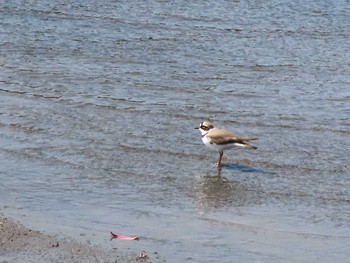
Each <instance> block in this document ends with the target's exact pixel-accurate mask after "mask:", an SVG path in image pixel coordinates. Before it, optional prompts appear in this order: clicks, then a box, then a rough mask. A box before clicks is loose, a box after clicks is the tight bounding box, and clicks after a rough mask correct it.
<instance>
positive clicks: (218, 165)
mask: <svg viewBox="0 0 350 263" xmlns="http://www.w3.org/2000/svg"><path fill="white" fill-rule="evenodd" d="M219 153H220V156H219V161H218V163H217V164H216V167H218V168H220V167H221V159H222V156H223V155H224V151H222V150H221V151H219Z"/></svg>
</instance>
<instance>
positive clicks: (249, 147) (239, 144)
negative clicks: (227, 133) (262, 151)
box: [235, 142, 258, 150]
mask: <svg viewBox="0 0 350 263" xmlns="http://www.w3.org/2000/svg"><path fill="white" fill-rule="evenodd" d="M235 145H237V146H240V147H243V148H246V149H252V150H256V149H258V147H255V146H253V145H250V144H248V143H246V142H238V143H235Z"/></svg>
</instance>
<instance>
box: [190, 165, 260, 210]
mask: <svg viewBox="0 0 350 263" xmlns="http://www.w3.org/2000/svg"><path fill="white" fill-rule="evenodd" d="M221 172H222V171H221V168H219V169H218V170H217V174H216V175H206V176H202V177H200V178H199V180H198V182H197V183H196V185H195V187H194V192H195V199H196V203H197V205H198V209H200V210H202V209H203V210H206V209H217V208H225V207H241V206H245V205H248V204H252V203H258V202H259V197H258V194H257V193H256V192H255V191H254V189H252V186H249V185H248V184H246V183H245V182H242V181H236V180H228V179H227V178H225V177H223V176H222V173H221Z"/></svg>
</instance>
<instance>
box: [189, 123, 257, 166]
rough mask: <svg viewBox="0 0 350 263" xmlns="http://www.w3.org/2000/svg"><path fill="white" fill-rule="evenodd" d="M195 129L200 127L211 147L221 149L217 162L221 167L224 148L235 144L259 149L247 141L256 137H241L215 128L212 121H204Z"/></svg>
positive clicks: (207, 144) (205, 141)
mask: <svg viewBox="0 0 350 263" xmlns="http://www.w3.org/2000/svg"><path fill="white" fill-rule="evenodd" d="M195 129H199V131H200V132H201V134H202V141H203V143H204V144H205V146H207V147H208V148H209V149H211V150H214V151H219V160H218V162H217V163H216V166H217V167H218V168H221V160H222V156H223V154H224V150H227V149H231V148H233V147H235V146H238V147H243V148H246V149H254V150H256V149H258V148H257V147H255V146H253V145H250V144H249V143H247V142H250V141H255V140H257V139H258V138H255V137H240V136H237V135H235V134H233V133H232V132H230V131H226V130H223V129H218V128H214V125H213V124H212V123H211V122H210V121H203V122H201V123H200V124H199V126H198V127H195Z"/></svg>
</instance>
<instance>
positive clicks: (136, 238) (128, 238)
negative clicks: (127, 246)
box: [111, 232, 140, 240]
mask: <svg viewBox="0 0 350 263" xmlns="http://www.w3.org/2000/svg"><path fill="white" fill-rule="evenodd" d="M111 235H112V236H111V240H112V239H115V238H116V239H122V240H139V239H140V237H138V236H127V235H117V234H113V232H111Z"/></svg>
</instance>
